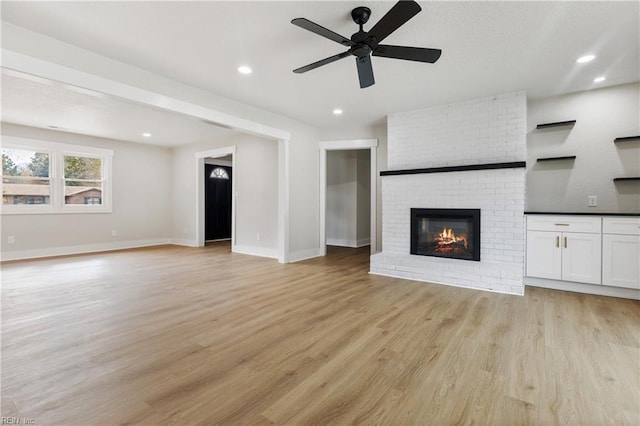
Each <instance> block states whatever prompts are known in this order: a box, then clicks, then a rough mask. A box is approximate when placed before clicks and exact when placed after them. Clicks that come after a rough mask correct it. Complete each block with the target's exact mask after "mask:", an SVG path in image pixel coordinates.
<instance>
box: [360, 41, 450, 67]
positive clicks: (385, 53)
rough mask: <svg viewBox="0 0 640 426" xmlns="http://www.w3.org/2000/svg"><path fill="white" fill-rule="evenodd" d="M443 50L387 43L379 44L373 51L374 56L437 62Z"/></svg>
mask: <svg viewBox="0 0 640 426" xmlns="http://www.w3.org/2000/svg"><path fill="white" fill-rule="evenodd" d="M441 54H442V50H440V49H427V48H424V47H406V46H390V45H387V44H379V45H378V47H377V48H376V50H374V51H373V53H372V55H373V56H382V57H383V58H394V59H404V60H407V61H417V62H429V63H431V64H433V63H434V62H436V61H437V60H438V59H439V58H440V55H441Z"/></svg>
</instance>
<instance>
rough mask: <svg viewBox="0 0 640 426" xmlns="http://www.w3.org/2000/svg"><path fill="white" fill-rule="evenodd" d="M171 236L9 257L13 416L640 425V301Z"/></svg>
mask: <svg viewBox="0 0 640 426" xmlns="http://www.w3.org/2000/svg"><path fill="white" fill-rule="evenodd" d="M367 269H368V253H367V249H362V250H353V249H337V248H334V249H331V250H330V252H329V256H328V257H326V258H321V259H313V260H309V261H304V262H300V263H296V264H291V265H280V264H278V263H276V261H274V260H270V259H261V258H255V257H250V256H245V255H239V254H231V253H229V246H228V243H221V244H214V245H212V246H209V247H206V248H203V249H190V248H184V247H173V246H167V247H160V248H152V249H141V250H130V251H123V252H113V253H103V254H95V255H84V256H76V257H65V258H58V259H47V260H38V261H28V262H17V263H8V264H4V265H2V376H1V378H2V416H20V417H27V418H30V419H33V420H34V421H35V423H36V424H38V425H44V424H65V425H70V424H73V425H80V424H82V425H86V424H123V423H125V424H129V423H130V424H135V423H146V424H154V425H155V424H180V425H189V424H215V423H225V424H272V423H275V424H285V423H287V424H296V425H303V424H350V423H372V424H388V425H411V424H424V425H444V424H487V425H517V424H570V425H579V424H593V425H599V424H617V425H622V424H635V425H638V424H640V343H639V342H640V303H639V302H636V301H631V300H623V299H614V298H606V297H598V296H589V295H580V294H573V293H565V292H559V291H553V290H543V289H535V288H528V289H527V294H526V296H525V297H517V296H507V295H500V294H493V293H487V292H481V291H474V290H466V289H460V288H454V287H446V286H439V285H432V284H425V283H418V282H412V281H405V280H399V279H391V278H386V277H379V276H373V275H368V274H367Z"/></svg>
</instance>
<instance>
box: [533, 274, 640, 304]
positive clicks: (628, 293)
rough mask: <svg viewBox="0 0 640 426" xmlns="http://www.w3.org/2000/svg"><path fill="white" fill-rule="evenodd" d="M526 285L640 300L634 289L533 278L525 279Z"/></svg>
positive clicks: (637, 292) (639, 292)
mask: <svg viewBox="0 0 640 426" xmlns="http://www.w3.org/2000/svg"><path fill="white" fill-rule="evenodd" d="M524 284H525V285H526V286H531V287H542V288H550V289H552V290H563V291H573V292H576V293H588V294H596V295H598V296H609V297H621V298H623V299H635V300H640V290H636V289H633V288H622V287H609V286H607V285H597V284H583V283H574V282H570V281H556V280H548V279H545V278H533V277H524Z"/></svg>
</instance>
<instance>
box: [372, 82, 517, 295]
mask: <svg viewBox="0 0 640 426" xmlns="http://www.w3.org/2000/svg"><path fill="white" fill-rule="evenodd" d="M388 132H389V136H388V154H389V159H388V161H389V164H388V166H389V170H394V169H409V168H423V167H440V166H454V165H466V164H482V163H497V162H509V161H525V159H526V98H525V94H524V92H517V93H509V94H504V95H499V96H492V97H487V98H481V99H475V100H471V101H466V102H461V103H456V104H451V105H446V106H440V107H434V108H427V109H423V110H418V111H411V112H406V113H398V114H393V115H392V116H389V119H388ZM524 206H525V170H524V169H522V168H520V169H500V170H478V171H466V172H452V173H434V174H416V175H401V176H385V177H383V179H382V247H383V251H382V253H379V254H376V255H374V256H372V258H371V272H372V273H377V274H383V275H391V276H396V277H402V278H409V279H414V280H420V281H428V282H435V283H442V284H449V285H456V286H462V287H471V288H477V289H484V290H490V291H498V292H503V293H511V294H523V293H524V284H523V272H524V232H525V223H524ZM412 207H417V208H479V209H480V229H481V236H480V242H481V243H480V244H481V245H480V256H481V260H480V262H474V261H465V260H458V259H443V258H436V257H427V256H415V255H410V254H409V250H410V247H409V246H410V209H411V208H412Z"/></svg>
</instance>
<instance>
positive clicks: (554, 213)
mask: <svg viewBox="0 0 640 426" xmlns="http://www.w3.org/2000/svg"><path fill="white" fill-rule="evenodd" d="M524 214H548V215H555V216H629V217H640V213H600V212H593V213H591V212H580V213H570V212H528V211H526V212H524Z"/></svg>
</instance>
